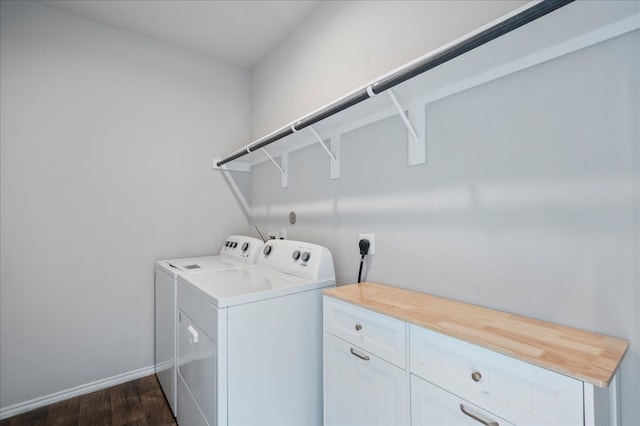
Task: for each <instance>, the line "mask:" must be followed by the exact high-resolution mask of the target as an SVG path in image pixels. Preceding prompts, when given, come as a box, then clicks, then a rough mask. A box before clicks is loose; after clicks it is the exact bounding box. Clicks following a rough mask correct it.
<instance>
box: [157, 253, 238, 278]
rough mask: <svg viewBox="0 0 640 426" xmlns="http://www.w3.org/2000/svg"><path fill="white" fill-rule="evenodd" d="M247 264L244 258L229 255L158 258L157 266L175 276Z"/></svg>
mask: <svg viewBox="0 0 640 426" xmlns="http://www.w3.org/2000/svg"><path fill="white" fill-rule="evenodd" d="M245 265H247V262H246V261H245V260H243V259H235V258H232V257H227V256H219V255H216V256H202V257H187V258H182V259H167V260H158V261H157V262H156V267H158V268H161V269H162V270H164V271H166V272H168V273H169V274H173V275H174V276H177V275H182V274H189V273H193V272H206V271H215V270H220V269H229V268H238V267H240V266H245Z"/></svg>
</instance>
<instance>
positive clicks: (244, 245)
mask: <svg viewBox="0 0 640 426" xmlns="http://www.w3.org/2000/svg"><path fill="white" fill-rule="evenodd" d="M248 248H249V243H247V242H246V241H245V242H244V243H242V251H247V249H248Z"/></svg>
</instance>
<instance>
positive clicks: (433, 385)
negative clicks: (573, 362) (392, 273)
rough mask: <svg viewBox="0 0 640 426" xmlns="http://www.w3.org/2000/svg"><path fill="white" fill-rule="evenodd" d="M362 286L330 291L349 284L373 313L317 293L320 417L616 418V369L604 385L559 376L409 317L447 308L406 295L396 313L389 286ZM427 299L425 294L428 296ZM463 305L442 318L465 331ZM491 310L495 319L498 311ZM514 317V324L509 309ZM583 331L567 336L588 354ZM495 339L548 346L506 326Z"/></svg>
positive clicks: (375, 420) (347, 420)
mask: <svg viewBox="0 0 640 426" xmlns="http://www.w3.org/2000/svg"><path fill="white" fill-rule="evenodd" d="M347 287H350V286H347ZM369 287H371V289H372V290H375V291H371V293H366V290H367V288H368V287H367V286H366V285H363V286H361V287H358V288H357V289H356V290H354V289H353V288H351V289H343V288H336V289H334V290H332V292H333V293H329V294H340V292H344V293H347V292H349V291H351V292H353V293H355V294H356V296H357V297H359V298H361V299H362V300H364V301H365V302H366V303H368V304H370V306H371V309H375V310H376V311H377V312H374V311H373V310H371V309H368V308H366V307H363V306H361V305H359V304H357V303H348V302H345V301H342V300H339V299H336V298H335V297H331V296H328V295H325V297H324V308H323V309H324V379H325V380H324V421H325V424H328V425H399V424H412V425H447V426H449V425H474V426H478V425H483V424H484V425H485V426H498V425H500V426H509V425H520V426H527V425H531V426H533V425H588V426H591V425H596V424H608V425H616V424H619V423H620V420H619V417H618V408H617V407H618V395H617V377H616V375H615V374H613V375H612V376H611V377H612V379H611V384H610V385H609V387H608V388H604V387H599V386H595V385H594V384H592V383H589V382H586V381H583V380H581V379H580V378H579V377H580V376H573V377H571V376H569V375H564V374H560V373H557V372H555V371H552V370H551V369H547V368H544V367H541V366H537V365H533V364H532V363H529V362H525V361H522V360H521V359H518V357H516V356H506V355H502V354H500V353H498V352H495V351H494V350H491V349H490V348H495V346H492V345H495V344H496V342H495V341H486V342H485V343H486V344H483V342H484V341H479V342H477V344H471V343H468V342H466V341H463V340H460V338H456V337H452V336H451V335H447V334H444V333H442V332H436V331H433V330H430V329H428V328H425V327H421V326H418V325H415V324H413V323H412V322H413V321H412V319H411V318H412V316H415V315H418V314H417V312H418V311H420V310H428V312H429V314H428V315H431V316H432V317H433V318H434V320H433V321H436V322H437V324H439V325H441V324H442V323H443V322H444V321H445V319H444V318H445V315H449V314H451V312H454V311H452V310H450V309H446V310H443V312H445V314H434V312H435V310H436V309H437V308H436V307H435V305H433V304H432V305H428V304H415V305H412V304H410V303H409V302H406V300H409V299H411V300H413V298H409V299H405V302H402V301H400V302H398V305H397V306H406V307H408V308H407V309H406V312H403V311H402V308H401V307H397V306H395V305H394V303H393V299H391V298H389V297H388V296H389V295H390V294H391V293H392V291H391V290H389V292H387V293H386V294H384V293H383V292H381V291H380V288H381V287H380V286H376V287H374V286H373V285H372V284H369ZM381 294H384V296H386V297H382V296H381ZM405 296H406V295H405ZM347 300H349V299H347ZM417 300H419V297H418V298H417ZM434 300H435V299H429V301H431V302H432V303H434ZM447 306H449V305H447ZM468 309H469V308H468V307H465V306H463V307H462V309H461V310H460V311H459V313H456V314H455V315H453V316H452V319H447V320H446V321H447V324H449V325H450V326H451V328H453V329H459V330H463V331H464V332H468V330H469V329H470V328H469V327H470V326H469V323H468V322H466V323H463V322H462V321H461V322H460V323H459V324H460V325H456V326H455V327H454V326H452V324H454V323H455V324H458V323H456V322H455V321H457V320H456V319H457V318H465V315H464V314H465V312H468ZM449 311H451V312H449ZM496 312H497V311H496ZM386 313H388V315H386ZM491 315H494V314H493V313H492V314H491ZM495 318H500V317H499V315H497V314H496V316H495ZM511 321H512V322H513V324H517V325H518V324H521V322H518V321H519V319H518V318H516V317H515V316H512V317H511ZM525 322H529V323H530V322H531V320H528V319H524V320H523V322H522V324H524V323H525ZM464 324H467V325H464ZM494 324H497V323H494ZM536 324H537V325H536V327H537V328H536V327H534V328H533V330H534V331H537V332H538V334H544V333H546V332H547V331H548V330H550V332H551V333H552V334H551V335H557V334H558V333H559V331H558V330H559V328H558V327H557V326H555V325H552V324H548V325H540V324H538V323H536ZM516 328H517V329H518V330H520V328H521V327H520V325H518V326H517V327H516ZM543 328H544V330H543ZM554 333H555V334H554ZM587 334H588V332H583V331H577V332H576V334H574V335H575V336H580V339H582V340H576V341H575V342H578V341H580V342H581V345H582V346H581V347H585V348H589V349H590V350H591V352H594V351H596V349H595V348H597V346H596V345H593V346H591V345H592V344H593V343H587V342H591V341H590V340H588V338H590V337H593V336H587ZM538 337H539V336H538ZM498 338H499V339H502V341H503V342H502V343H504V342H506V341H509V345H506V346H514V345H515V347H517V348H518V349H519V350H521V351H528V352H531V351H537V352H536V353H538V352H539V356H544V354H548V353H549V352H545V351H546V350H548V347H541V346H536V344H534V343H533V342H532V341H528V340H527V339H516V340H511V339H510V338H509V337H508V335H507V334H500V335H499V336H498ZM596 338H597V339H600V338H601V336H596ZM531 340H533V338H532V339H531ZM567 342H568V341H566V342H565V345H569V346H570V347H571V348H575V345H576V343H575V342H568V343H567ZM547 346H548V345H547ZM623 346H624V345H623ZM572 350H575V349H572ZM622 354H623V352H622ZM567 359H571V358H567ZM595 367H597V364H594V368H595ZM612 373H615V370H613V371H612Z"/></svg>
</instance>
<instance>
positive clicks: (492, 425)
mask: <svg viewBox="0 0 640 426" xmlns="http://www.w3.org/2000/svg"><path fill="white" fill-rule="evenodd" d="M460 411H462V412H463V413H464V414H465V415H467V416H469V417H471V418H472V419H473V420H475V421H477V422H480V423H482V424H483V425H485V426H500V425H499V424H498V422H492V421H487V420H483V419H481V418H480V417H478V416H476V415H475V414H471V413H470V412H468V411H467V410H465V409H464V405H462V404H460Z"/></svg>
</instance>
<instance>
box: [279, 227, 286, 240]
mask: <svg viewBox="0 0 640 426" xmlns="http://www.w3.org/2000/svg"><path fill="white" fill-rule="evenodd" d="M278 238H279V239H281V240H286V239H287V229H286V228H282V229H280V234H279V235H278Z"/></svg>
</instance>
